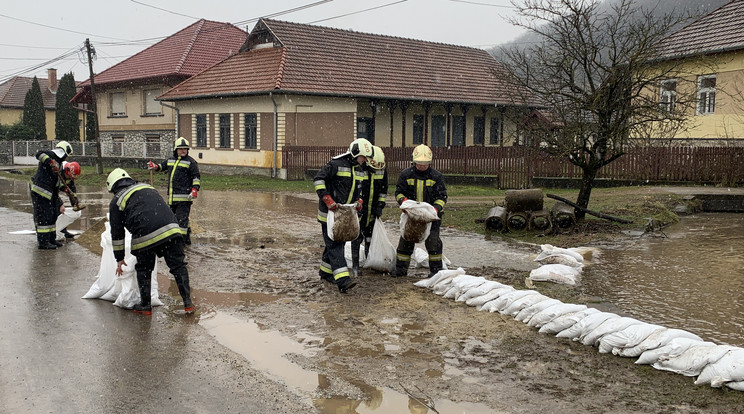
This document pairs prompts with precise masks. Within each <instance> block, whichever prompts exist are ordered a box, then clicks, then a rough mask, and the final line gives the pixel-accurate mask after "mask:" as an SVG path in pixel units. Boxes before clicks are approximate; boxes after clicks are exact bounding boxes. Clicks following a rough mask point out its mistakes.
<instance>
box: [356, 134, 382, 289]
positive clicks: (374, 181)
mask: <svg viewBox="0 0 744 414" xmlns="http://www.w3.org/2000/svg"><path fill="white" fill-rule="evenodd" d="M374 151H375V154H374V156H373V157H372V158H371V159H368V160H367V171H368V173H369V176H368V177H367V179H366V180H364V183H363V184H362V199H363V200H364V208H363V209H362V216H361V218H360V220H359V223H360V224H359V227H360V229H361V232H360V233H359V237H358V238H357V239H356V240H354V241H352V242H351V263H352V265H351V268H352V269H353V271H354V276H359V275H360V274H361V271H360V270H359V250H360V248H361V246H362V242H364V257H369V245H370V243H371V242H372V230H373V229H374V226H375V221H376V220H377V219H378V218H380V216H382V209H383V208H385V200H386V199H387V188H388V175H387V168H385V153H384V152H382V148H380V147H378V146H376V145H375V146H374Z"/></svg>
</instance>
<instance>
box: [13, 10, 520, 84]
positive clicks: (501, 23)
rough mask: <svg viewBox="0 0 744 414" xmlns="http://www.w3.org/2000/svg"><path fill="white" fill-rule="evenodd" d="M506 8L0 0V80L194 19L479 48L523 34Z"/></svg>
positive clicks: (120, 55) (126, 53) (82, 68)
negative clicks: (270, 22)
mask: <svg viewBox="0 0 744 414" xmlns="http://www.w3.org/2000/svg"><path fill="white" fill-rule="evenodd" d="M293 10H294V11H293ZM513 13H514V9H513V8H512V7H511V4H510V2H509V0H472V1H470V0H363V1H362V0H325V1H323V0H272V1H258V0H250V1H249V0H209V1H204V0H168V1H165V0H103V1H102V0H74V1H59V0H54V1H53V0H2V7H0V82H4V81H6V80H7V79H9V78H10V77H12V76H28V77H33V76H38V77H39V78H46V77H47V69H49V68H55V69H57V76H58V78H61V77H62V75H63V74H64V73H67V72H73V73H74V74H75V79H76V80H78V81H82V80H85V79H87V78H88V67H87V64H86V63H84V62H83V55H82V54H81V53H78V52H76V51H78V50H82V47H83V45H84V42H85V39H86V38H90V41H91V43H92V45H93V47H94V48H95V50H96V52H97V55H98V56H97V59H96V60H95V61H94V65H93V70H94V71H95V73H99V72H102V71H103V70H105V69H106V68H108V67H111V66H113V65H115V64H117V63H119V62H121V61H122V60H124V59H126V58H128V57H130V56H132V55H133V54H135V53H137V52H139V51H141V50H143V49H145V48H147V47H148V46H150V45H152V44H153V43H156V42H157V41H159V40H162V39H163V38H165V37H168V36H170V35H171V34H173V33H175V32H177V31H179V30H181V29H183V28H185V27H187V26H189V25H190V24H192V23H194V22H195V21H196V20H198V19H200V18H204V19H208V20H214V21H220V22H229V23H233V24H235V25H236V26H238V27H240V28H243V29H246V30H250V29H252V28H253V26H254V25H255V23H256V19H257V18H259V17H262V16H267V17H271V18H273V19H277V20H285V21H291V22H297V23H308V24H315V25H320V26H330V27H336V28H341V29H348V30H354V31H358V32H366V33H376V34H385V35H392V36H401V37H407V38H412V39H420V40H426V41H432V42H442V43H450V44H456V45H462V46H471V47H477V48H484V49H487V48H490V47H493V46H495V45H498V44H502V43H505V42H507V41H510V40H514V38H516V37H517V36H518V35H519V34H521V33H523V30H522V29H520V28H517V27H514V26H512V25H511V24H510V23H509V22H508V20H507V18H508V17H509V16H511V15H513ZM63 56H66V57H64V58H62V59H59V60H57V59H58V58H59V57H63Z"/></svg>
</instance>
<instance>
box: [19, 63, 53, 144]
mask: <svg viewBox="0 0 744 414" xmlns="http://www.w3.org/2000/svg"><path fill="white" fill-rule="evenodd" d="M22 122H23V125H25V126H27V127H29V128H30V130H31V131H32V132H33V136H32V137H31V139H33V140H44V141H46V139H47V134H46V113H45V112H44V98H43V97H42V95H41V88H40V87H39V80H38V79H36V76H34V80H33V82H31V89H29V90H28V92H26V98H25V99H24V101H23V120H22Z"/></svg>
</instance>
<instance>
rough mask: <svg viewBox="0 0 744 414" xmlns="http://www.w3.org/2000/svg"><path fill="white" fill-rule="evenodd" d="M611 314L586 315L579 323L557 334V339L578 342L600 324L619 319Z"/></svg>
mask: <svg viewBox="0 0 744 414" xmlns="http://www.w3.org/2000/svg"><path fill="white" fill-rule="evenodd" d="M619 317H620V316H619V315H616V314H614V313H612V312H597V313H593V314H591V315H587V316H586V317H584V318H583V319H581V320H580V321H578V322H576V323H575V324H574V325H573V326H571V327H570V328H568V329H565V330H563V331H560V332H558V334H557V335H556V336H557V337H558V338H569V339H571V340H574V341H578V340H579V339H580V338H582V337H584V336H586V334H588V333H589V332H591V331H593V330H594V328H596V327H597V326H599V325H600V324H601V323H602V322H604V321H606V320H608V319H610V318H619Z"/></svg>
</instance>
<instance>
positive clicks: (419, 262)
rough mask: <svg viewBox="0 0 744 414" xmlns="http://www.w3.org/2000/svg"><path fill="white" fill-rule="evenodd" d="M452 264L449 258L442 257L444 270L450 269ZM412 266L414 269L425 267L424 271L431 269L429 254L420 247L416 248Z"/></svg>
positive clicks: (412, 257)
mask: <svg viewBox="0 0 744 414" xmlns="http://www.w3.org/2000/svg"><path fill="white" fill-rule="evenodd" d="M396 255H397V252H396ZM451 264H452V262H450V260H449V259H448V258H447V256H445V255H442V269H444V270H447V269H449V266H450V265H451ZM411 266H413V268H417V267H423V268H424V269H428V268H429V253H428V252H427V251H426V250H424V249H422V248H420V247H416V248H415V249H414V250H413V254H411Z"/></svg>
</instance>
